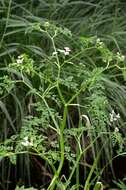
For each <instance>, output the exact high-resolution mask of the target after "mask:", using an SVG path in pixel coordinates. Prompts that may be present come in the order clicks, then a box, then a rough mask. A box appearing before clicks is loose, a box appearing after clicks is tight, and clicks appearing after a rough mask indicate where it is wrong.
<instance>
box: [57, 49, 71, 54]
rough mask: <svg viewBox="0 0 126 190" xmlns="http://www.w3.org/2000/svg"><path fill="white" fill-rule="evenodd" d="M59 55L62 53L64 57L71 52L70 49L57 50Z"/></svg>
mask: <svg viewBox="0 0 126 190" xmlns="http://www.w3.org/2000/svg"><path fill="white" fill-rule="evenodd" d="M58 51H59V52H60V53H63V54H64V55H69V54H70V52H71V49H70V48H69V47H64V49H58Z"/></svg>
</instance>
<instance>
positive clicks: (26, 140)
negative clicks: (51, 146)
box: [21, 137, 33, 146]
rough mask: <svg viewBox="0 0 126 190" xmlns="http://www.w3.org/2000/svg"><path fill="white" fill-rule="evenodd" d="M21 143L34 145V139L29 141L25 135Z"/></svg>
mask: <svg viewBox="0 0 126 190" xmlns="http://www.w3.org/2000/svg"><path fill="white" fill-rule="evenodd" d="M21 144H22V145H23V146H33V142H32V140H31V141H29V139H28V137H24V138H23V141H22V142H21Z"/></svg>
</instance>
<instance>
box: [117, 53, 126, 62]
mask: <svg viewBox="0 0 126 190" xmlns="http://www.w3.org/2000/svg"><path fill="white" fill-rule="evenodd" d="M116 56H117V59H118V60H119V61H124V60H125V56H124V55H122V54H121V53H120V52H117V54H116Z"/></svg>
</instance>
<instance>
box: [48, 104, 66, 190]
mask: <svg viewBox="0 0 126 190" xmlns="http://www.w3.org/2000/svg"><path fill="white" fill-rule="evenodd" d="M66 119H67V105H65V107H64V113H63V121H62V123H61V127H60V151H61V157H60V160H61V161H60V164H59V167H58V169H57V171H56V172H55V175H54V177H53V179H52V181H51V183H50V185H49V187H48V189H47V190H53V189H54V188H55V185H56V181H57V179H58V178H59V175H60V172H61V170H62V167H63V164H64V135H63V132H64V128H65V125H66Z"/></svg>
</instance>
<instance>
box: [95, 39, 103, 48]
mask: <svg viewBox="0 0 126 190" xmlns="http://www.w3.org/2000/svg"><path fill="white" fill-rule="evenodd" d="M96 43H97V44H98V45H100V46H102V45H103V42H101V40H100V38H97V40H96Z"/></svg>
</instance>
